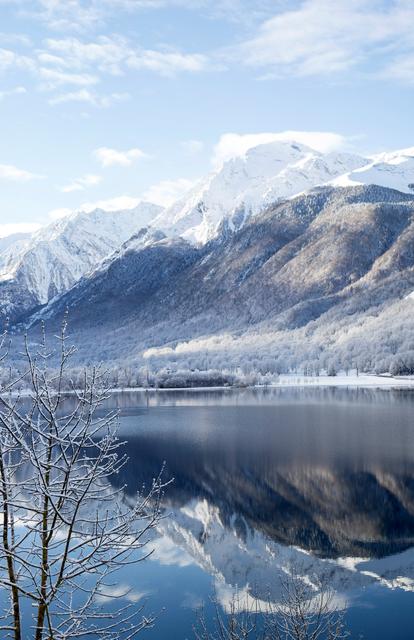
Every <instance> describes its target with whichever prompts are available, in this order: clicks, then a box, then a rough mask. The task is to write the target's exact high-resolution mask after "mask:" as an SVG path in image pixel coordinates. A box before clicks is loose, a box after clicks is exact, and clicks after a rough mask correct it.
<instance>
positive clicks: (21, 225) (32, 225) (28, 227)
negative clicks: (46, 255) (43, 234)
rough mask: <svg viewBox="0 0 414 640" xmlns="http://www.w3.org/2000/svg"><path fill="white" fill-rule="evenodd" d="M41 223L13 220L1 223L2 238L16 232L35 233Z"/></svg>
mask: <svg viewBox="0 0 414 640" xmlns="http://www.w3.org/2000/svg"><path fill="white" fill-rule="evenodd" d="M40 227H41V225H40V224H37V223H36V222H11V223H9V224H0V238H6V237H7V236H11V235H12V234H14V233H34V232H35V231H37V230H38V229H40Z"/></svg>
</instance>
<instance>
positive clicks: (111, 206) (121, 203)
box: [78, 196, 141, 213]
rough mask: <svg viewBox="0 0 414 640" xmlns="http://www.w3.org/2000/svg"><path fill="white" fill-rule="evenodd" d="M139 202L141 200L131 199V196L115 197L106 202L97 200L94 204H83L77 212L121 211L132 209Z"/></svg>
mask: <svg viewBox="0 0 414 640" xmlns="http://www.w3.org/2000/svg"><path fill="white" fill-rule="evenodd" d="M140 202H141V198H133V197H131V196H117V197H115V198H109V199H107V200H98V201H96V202H84V203H83V204H81V205H80V207H79V208H78V211H86V212H87V213H88V212H89V211H94V210H95V209H104V210H105V211H122V210H123V209H134V208H135V207H136V206H137V205H138V204H139V203H140Z"/></svg>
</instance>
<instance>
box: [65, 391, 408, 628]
mask: <svg viewBox="0 0 414 640" xmlns="http://www.w3.org/2000/svg"><path fill="white" fill-rule="evenodd" d="M69 402H70V401H69ZM109 407H111V408H114V407H118V408H119V409H120V411H121V418H120V420H121V436H122V438H123V439H125V440H126V441H127V445H126V447H127V451H128V454H129V457H130V461H129V464H128V466H127V467H126V468H125V469H124V471H123V475H122V477H121V478H119V479H117V482H119V483H120V484H123V483H127V487H128V488H127V491H128V492H130V493H131V494H132V493H133V492H134V491H136V489H137V488H140V487H141V486H142V484H143V483H148V482H150V481H151V478H152V477H154V476H155V475H157V474H158V472H159V470H160V468H161V466H162V464H163V462H164V461H165V462H166V472H165V475H166V477H171V478H174V482H173V483H172V484H171V485H170V487H169V488H168V491H167V494H166V499H165V509H166V514H168V517H166V518H165V519H164V520H163V521H162V524H161V527H160V531H159V534H158V537H157V538H156V540H155V541H154V548H155V553H154V555H153V556H152V557H151V559H150V560H148V561H147V562H145V563H141V564H139V565H137V566H135V567H130V568H128V569H127V570H125V571H123V572H122V573H120V574H119V576H118V578H119V583H120V584H121V585H123V586H124V587H125V588H126V587H130V588H131V589H132V598H133V599H134V600H139V599H141V598H142V599H144V600H145V599H146V598H147V599H148V601H147V603H146V605H145V606H146V610H147V611H148V613H150V612H155V613H159V617H158V621H157V624H156V626H155V628H154V629H151V630H148V631H145V632H144V633H143V634H142V636H140V637H143V638H148V640H176V639H177V640H184V639H185V638H193V637H194V636H193V631H192V627H193V624H194V621H195V611H196V610H197V608H198V607H199V606H200V605H201V603H203V602H207V607H206V612H207V613H206V615H207V617H208V616H209V615H211V614H212V606H211V604H210V605H209V604H208V603H209V598H211V596H212V595H214V596H215V598H216V599H217V600H218V602H219V603H220V604H221V605H222V606H223V607H226V604H228V603H229V602H230V600H231V598H232V594H233V593H234V590H235V589H236V588H237V589H238V590H239V592H241V593H242V594H243V593H250V596H251V597H252V598H256V599H258V600H260V599H263V598H267V597H268V595H269V594H270V598H271V600H272V601H273V602H274V603H277V602H278V601H279V599H280V578H281V577H282V576H284V575H286V572H289V571H290V570H291V567H292V566H295V567H300V572H301V574H303V576H304V579H307V578H309V577H310V578H311V579H312V580H313V579H314V578H313V577H314V576H315V575H316V576H319V577H321V578H322V579H325V580H327V581H328V582H329V584H330V585H331V587H332V588H333V589H334V590H335V593H336V596H335V598H336V602H337V604H338V606H340V607H343V608H346V612H347V613H346V618H347V622H348V624H349V627H350V630H351V632H352V637H354V638H361V637H363V638H367V639H369V640H374V639H375V640H382V639H384V640H385V639H387V640H389V639H390V638H393V639H401V640H402V639H408V638H410V639H411V638H412V637H413V632H412V629H413V626H414V391H407V390H405V391H384V390H372V389H370V390H347V389H334V388H332V389H315V388H313V389H309V388H308V389H287V388H284V389H279V390H278V389H273V390H240V391H230V390H223V391H202V392H201V391H175V392H174V391H169V392H165V391H163V392H158V393H154V392H147V393H145V392H136V393H124V394H115V395H114V396H113V397H112V398H111V399H110V400H109V401H108V402H107V408H109Z"/></svg>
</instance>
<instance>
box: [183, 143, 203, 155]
mask: <svg viewBox="0 0 414 640" xmlns="http://www.w3.org/2000/svg"><path fill="white" fill-rule="evenodd" d="M181 146H182V148H183V149H184V151H185V152H186V153H189V154H190V155H196V154H197V153H201V152H202V151H203V149H204V142H202V141H201V140H184V141H183V142H182V143H181Z"/></svg>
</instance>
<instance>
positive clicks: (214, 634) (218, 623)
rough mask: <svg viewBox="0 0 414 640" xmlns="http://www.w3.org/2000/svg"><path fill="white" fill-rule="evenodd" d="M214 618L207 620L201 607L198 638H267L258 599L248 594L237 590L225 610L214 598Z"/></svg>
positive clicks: (205, 639)
mask: <svg viewBox="0 0 414 640" xmlns="http://www.w3.org/2000/svg"><path fill="white" fill-rule="evenodd" d="M212 604H213V607H214V614H213V620H212V622H211V623H209V622H208V621H207V617H206V615H205V611H204V609H201V610H200V611H199V613H198V616H197V622H196V625H195V626H194V635H195V637H196V640H266V636H265V632H264V627H263V624H262V623H261V620H260V616H259V614H260V607H259V604H258V603H257V601H255V600H254V599H253V598H249V597H248V595H245V594H243V595H241V594H240V593H239V592H238V591H236V592H235V593H234V594H233V596H232V598H231V600H230V603H229V604H228V608H227V610H226V611H223V609H222V607H221V605H220V603H219V602H218V601H217V599H215V598H213V601H212Z"/></svg>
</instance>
